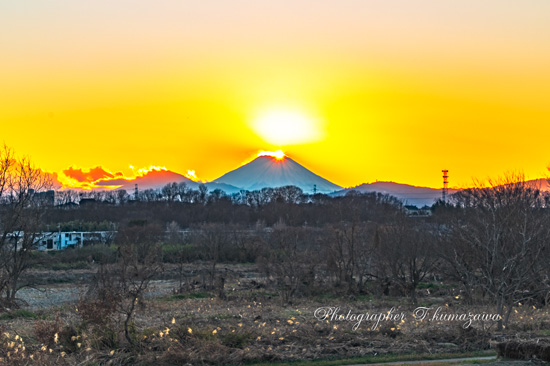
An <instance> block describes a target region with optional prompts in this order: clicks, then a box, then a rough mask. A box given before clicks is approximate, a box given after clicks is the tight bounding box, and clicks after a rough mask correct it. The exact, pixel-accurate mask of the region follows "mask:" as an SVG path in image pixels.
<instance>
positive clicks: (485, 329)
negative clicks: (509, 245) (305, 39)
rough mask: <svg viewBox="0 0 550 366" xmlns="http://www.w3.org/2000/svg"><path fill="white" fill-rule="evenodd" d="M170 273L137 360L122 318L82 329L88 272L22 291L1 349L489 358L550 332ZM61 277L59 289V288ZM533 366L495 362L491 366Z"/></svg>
mask: <svg viewBox="0 0 550 366" xmlns="http://www.w3.org/2000/svg"><path fill="white" fill-rule="evenodd" d="M170 270H171V272H169V273H168V274H167V275H165V277H163V278H160V279H157V280H155V281H154V282H153V283H152V284H151V287H150V291H149V295H148V296H147V298H146V301H145V303H144V307H142V308H139V309H138V312H137V315H136V317H135V320H134V322H133V323H132V332H133V337H135V339H137V346H136V347H137V348H138V351H137V352H133V353H132V352H130V351H129V350H128V346H127V345H126V344H125V342H124V339H123V337H122V336H121V334H120V331H119V330H120V318H117V317H116V316H115V317H113V318H110V319H109V320H108V321H107V320H105V323H104V324H103V325H101V326H95V325H93V324H92V323H90V321H85V320H84V318H83V314H82V311H83V309H79V304H78V301H79V299H82V298H83V294H84V293H85V290H86V287H85V282H86V281H84V280H81V279H82V278H85V277H87V276H90V273H83V272H82V271H80V272H76V273H73V275H74V278H77V279H78V280H76V281H74V282H70V281H67V280H66V279H67V278H70V277H71V273H70V271H63V272H64V273H62V274H60V273H55V272H50V273H41V274H40V275H41V276H42V279H43V281H44V284H43V285H41V286H39V289H30V288H29V289H25V290H23V291H22V292H21V297H22V298H23V299H24V300H25V302H26V303H27V305H26V306H25V307H24V308H23V309H27V310H29V311H30V312H31V314H32V315H28V316H21V317H15V318H13V319H4V320H0V334H4V335H3V337H4V338H3V339H2V336H0V349H1V348H2V342H4V345H8V346H9V345H11V344H12V343H10V342H15V343H16V344H17V342H18V341H17V340H16V339H15V337H16V336H17V339H24V340H25V341H24V346H21V347H20V348H19V349H22V347H24V348H25V349H26V353H27V356H28V355H30V354H33V355H34V358H35V359H40V357H42V358H41V360H42V361H41V362H43V364H45V365H47V364H48V363H47V362H53V361H51V360H52V359H53V358H54V356H55V362H54V363H51V364H63V362H66V364H73V363H82V362H84V363H83V365H86V364H87V363H86V362H87V361H86V360H89V361H90V362H89V363H88V364H92V361H93V362H95V363H97V364H120V365H125V364H149V363H151V362H153V363H155V364H158V365H164V364H166V365H169V364H198V363H201V364H222V363H224V364H241V363H243V362H252V361H254V362H260V361H261V362H272V361H292V360H318V359H339V358H352V357H365V356H373V357H375V358H376V357H380V356H383V355H386V354H410V353H415V354H428V355H434V354H457V353H471V352H477V351H484V350H491V349H492V346H493V345H494V343H495V342H500V341H503V340H506V339H535V338H537V337H545V336H546V335H547V324H550V318H549V315H548V312H547V311H546V310H542V309H536V308H532V307H527V306H525V307H524V308H523V309H520V310H519V312H518V313H516V314H514V317H513V319H512V323H513V324H512V325H511V326H510V327H509V329H507V330H505V331H504V332H497V331H496V324H495V323H494V322H491V321H483V322H481V321H477V322H473V323H472V324H471V326H469V327H465V326H464V321H448V320H445V319H443V320H441V319H439V320H437V319H436V320H433V319H428V318H425V319H422V320H419V319H417V318H415V309H416V308H417V307H418V306H423V307H427V308H431V309H432V310H431V311H434V310H433V309H437V308H441V312H442V313H448V314H459V313H467V312H478V313H481V312H484V311H487V308H484V307H477V308H470V307H464V306H462V305H460V304H459V301H458V300H457V299H455V298H454V297H449V298H434V299H430V298H429V297H424V298H421V301H422V303H421V304H419V305H412V304H409V303H407V301H406V299H403V298H390V297H384V298H374V297H372V296H366V297H349V298H346V297H337V296H312V297H309V298H297V299H295V300H293V302H292V304H290V305H289V304H285V305H283V304H282V303H281V300H280V298H279V296H278V294H277V293H276V292H274V291H272V290H268V289H267V288H266V287H265V286H264V285H262V281H261V278H259V276H258V274H257V273H255V272H254V270H253V268H252V267H251V266H227V268H223V266H222V267H221V268H220V270H222V271H223V270H226V271H227V273H231V274H233V275H230V276H228V279H229V280H228V281H227V282H226V286H225V298H224V299H221V298H219V297H218V294H217V293H214V292H212V291H208V290H206V289H203V288H201V286H196V287H193V288H190V289H189V291H188V292H185V293H181V294H178V293H174V289H176V288H177V287H178V286H179V281H178V279H177V278H176V277H177V276H176V269H175V268H171V269H170ZM200 270H201V267H200V266H195V267H192V268H188V276H187V279H191V280H192V279H193V276H196V277H197V279H198V277H200V276H201V271H200ZM33 275H37V274H36V273H35V274H33ZM56 278H57V279H62V281H61V282H62V283H55V279H56ZM197 282H200V281H197ZM319 309H322V310H319ZM327 309H332V310H327ZM334 309H338V310H334ZM327 311H333V312H334V311H337V315H336V316H325V317H323V316H322V315H324V314H325V315H326V312H327ZM388 313H389V315H388ZM361 314H363V315H366V314H369V315H370V316H379V314H383V315H384V319H383V320H381V321H379V322H378V323H377V322H376V320H373V319H371V318H364V319H363V320H362V321H361V322H359V324H358V318H357V316H359V315H361ZM401 315H402V316H401ZM354 316H355V317H354ZM390 316H392V318H391V319H389V317H390ZM98 317H99V318H101V314H99V315H98ZM99 321H100V322H101V319H99ZM6 334H8V335H9V336H6ZM56 335H57V336H56ZM13 347H16V345H15V346H13ZM5 351H6V350H5ZM134 351H135V347H134ZM1 352H2V351H1V350H0V360H1V359H2V358H4V359H5V358H6V355H7V351H6V352H4V354H3V355H2V353H1ZM10 357H13V353H12V354H11V356H10ZM60 362H61V363H60ZM1 364H2V363H1V362H0V365H1ZM13 364H16V363H13ZM535 364H536V363H534V362H532V361H529V362H523V361H522V362H520V361H495V362H492V363H489V364H487V365H494V366H527V365H535Z"/></svg>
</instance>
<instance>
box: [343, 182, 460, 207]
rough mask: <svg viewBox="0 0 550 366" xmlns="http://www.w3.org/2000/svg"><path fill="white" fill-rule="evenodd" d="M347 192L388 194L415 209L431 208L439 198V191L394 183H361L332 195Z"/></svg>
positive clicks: (452, 191) (453, 190)
mask: <svg viewBox="0 0 550 366" xmlns="http://www.w3.org/2000/svg"><path fill="white" fill-rule="evenodd" d="M349 191H359V192H362V193H366V192H379V193H383V194H389V195H391V196H394V197H396V198H399V199H400V200H402V201H403V202H404V203H405V204H407V205H413V206H417V207H423V206H431V205H433V204H434V202H435V201H437V200H438V199H440V198H441V189H435V188H428V187H417V186H413V185H410V184H402V183H395V182H374V183H363V184H361V185H358V186H356V187H351V188H347V189H343V190H341V191H338V192H336V193H334V195H344V194H346V193H347V192H349ZM457 191H458V189H449V194H453V193H455V192H457Z"/></svg>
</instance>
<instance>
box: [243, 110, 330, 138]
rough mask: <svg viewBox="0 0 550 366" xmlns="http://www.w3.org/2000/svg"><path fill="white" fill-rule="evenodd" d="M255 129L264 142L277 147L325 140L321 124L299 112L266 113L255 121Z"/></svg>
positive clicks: (273, 111)
mask: <svg viewBox="0 0 550 366" xmlns="http://www.w3.org/2000/svg"><path fill="white" fill-rule="evenodd" d="M253 129H254V131H255V132H256V133H257V134H258V135H259V136H260V137H261V138H262V139H263V140H264V141H266V142H267V143H270V144H273V145H276V146H284V145H293V144H301V143H308V142H314V141H319V140H321V139H322V138H323V131H322V128H321V126H320V124H319V122H318V121H315V120H314V119H313V118H310V117H308V116H306V115H305V114H303V113H300V112H297V111H287V110H272V111H268V112H264V113H262V114H260V115H259V116H258V117H257V118H256V119H255V121H254V124H253Z"/></svg>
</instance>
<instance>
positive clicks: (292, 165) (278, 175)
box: [213, 156, 342, 193]
mask: <svg viewBox="0 0 550 366" xmlns="http://www.w3.org/2000/svg"><path fill="white" fill-rule="evenodd" d="M213 183H224V184H229V185H231V186H235V187H240V188H242V189H245V190H248V191H254V190H259V189H262V188H265V187H273V188H276V187H282V186H289V185H291V186H296V187H299V188H301V189H302V190H303V191H304V192H306V193H313V191H314V187H316V189H317V192H319V193H331V192H334V191H337V190H341V189H342V187H340V186H338V185H336V184H334V183H332V182H329V181H328V180H326V179H325V178H323V177H320V176H319V175H317V174H315V173H313V172H311V171H310V170H308V169H306V168H305V167H303V166H302V165H300V164H298V163H297V162H295V161H294V160H292V159H291V158H289V157H286V156H285V157H283V158H281V159H279V158H276V157H273V156H259V157H257V158H256V159H254V160H253V161H251V162H250V163H248V164H245V165H243V166H241V167H240V168H237V169H235V170H233V171H231V172H229V173H226V174H224V175H222V176H221V177H219V178H218V179H214V181H213Z"/></svg>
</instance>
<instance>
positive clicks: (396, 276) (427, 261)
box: [374, 217, 439, 304]
mask: <svg viewBox="0 0 550 366" xmlns="http://www.w3.org/2000/svg"><path fill="white" fill-rule="evenodd" d="M411 220H415V219H410V218H406V217H401V218H400V219H396V221H395V222H393V223H391V224H385V225H381V226H380V227H379V228H378V230H377V232H376V238H375V241H374V242H375V244H374V253H375V257H376V260H375V261H376V265H377V272H376V273H377V276H378V277H379V278H380V279H382V280H383V281H386V284H387V285H389V284H391V283H396V284H397V285H399V286H400V287H401V289H402V290H403V291H404V292H405V293H406V294H407V295H408V296H410V298H411V300H412V302H413V303H415V304H416V302H417V299H416V288H417V287H418V285H419V284H420V282H421V281H422V280H423V279H424V278H425V277H426V276H427V275H429V274H431V273H433V272H434V271H435V269H436V268H437V265H438V263H439V257H438V255H437V253H436V251H435V239H434V235H433V233H432V230H431V228H430V227H429V226H428V225H426V224H423V223H418V222H416V221H411Z"/></svg>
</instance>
